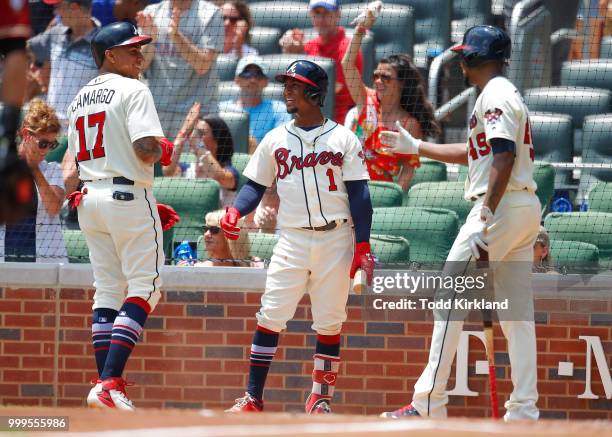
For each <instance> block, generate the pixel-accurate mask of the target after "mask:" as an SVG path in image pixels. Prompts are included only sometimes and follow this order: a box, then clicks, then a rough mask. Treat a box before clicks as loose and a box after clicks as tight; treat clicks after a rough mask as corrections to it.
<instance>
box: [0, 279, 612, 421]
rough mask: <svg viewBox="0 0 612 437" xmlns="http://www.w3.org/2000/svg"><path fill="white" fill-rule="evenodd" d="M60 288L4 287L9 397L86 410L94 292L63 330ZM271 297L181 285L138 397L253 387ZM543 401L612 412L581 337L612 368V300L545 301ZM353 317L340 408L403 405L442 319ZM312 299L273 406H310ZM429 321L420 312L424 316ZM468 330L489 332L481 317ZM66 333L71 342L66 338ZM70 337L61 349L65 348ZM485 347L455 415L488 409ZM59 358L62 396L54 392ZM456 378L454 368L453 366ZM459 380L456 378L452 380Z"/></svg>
mask: <svg viewBox="0 0 612 437" xmlns="http://www.w3.org/2000/svg"><path fill="white" fill-rule="evenodd" d="M55 293H56V291H55V290H53V289H19V290H13V289H8V288H5V289H0V404H21V405H53V403H54V401H56V402H57V405H60V406H82V405H84V398H85V396H86V394H87V392H88V390H89V387H90V385H89V381H90V379H91V378H93V377H94V376H95V364H94V360H93V357H92V352H91V344H90V321H91V297H92V294H93V292H92V290H81V289H62V290H61V291H60V296H59V302H58V303H59V314H60V315H61V316H60V319H59V327H58V328H57V329H56V316H57V314H56V304H57V302H56V294H55ZM259 298H260V294H259V293H255V292H253V293H234V292H213V291H209V292H173V291H168V292H166V293H164V297H163V299H162V301H161V302H160V304H159V305H158V307H157V309H156V310H155V312H154V313H153V314H152V316H151V317H150V318H149V320H148V321H147V326H146V328H145V334H144V338H143V340H144V341H142V342H141V343H139V344H138V345H137V347H136V349H135V351H134V353H133V355H132V358H131V359H130V362H129V364H128V368H127V379H129V380H132V381H134V382H136V385H135V386H134V387H130V389H129V393H130V397H131V398H132V399H133V400H134V401H135V403H136V405H137V406H141V407H186V408H201V407H208V408H224V407H228V406H229V405H231V404H232V401H233V400H234V399H235V398H236V397H238V396H239V395H241V393H242V392H243V390H244V387H245V383H246V374H247V370H248V356H249V355H248V354H249V347H250V343H251V337H252V331H253V329H254V328H255V318H254V313H255V312H256V311H257V309H258V306H259ZM536 311H537V314H536V319H537V321H538V322H537V334H538V351H539V368H538V376H539V390H540V401H539V406H540V408H541V410H542V415H543V416H545V417H555V418H570V419H574V418H576V419H582V418H607V419H612V401H611V400H606V399H605V394H604V388H603V385H602V383H601V378H600V377H599V373H598V371H597V366H596V365H595V360H594V359H593V360H592V361H593V365H592V378H593V384H592V389H593V393H595V394H596V395H598V396H599V399H598V400H586V399H578V397H577V396H578V395H579V394H581V393H582V392H584V388H585V382H584V381H585V365H586V353H585V350H586V347H585V342H584V341H581V340H579V339H578V336H579V335H594V336H599V337H600V338H601V341H602V345H603V348H604V353H605V357H606V361H607V364H608V366H610V365H611V364H612V333H611V331H612V317H611V314H612V300H607V301H602V300H589V299H578V298H575V299H574V298H572V299H569V298H567V299H566V298H564V299H543V298H541V299H537V301H536ZM348 312H349V319H348V321H347V322H346V324H345V325H344V335H343V340H342V342H343V343H342V353H341V355H342V359H343V363H342V366H341V370H340V374H341V376H340V378H339V381H338V385H337V391H336V393H337V396H336V399H335V401H334V405H335V411H337V412H345V413H358V414H377V413H379V412H381V411H383V410H386V409H394V408H397V407H398V406H400V405H403V404H404V403H406V401H408V400H409V399H410V397H411V392H412V387H413V385H414V383H415V381H416V378H417V377H418V375H419V374H420V372H421V370H422V368H423V366H424V363H425V362H426V360H427V355H428V347H429V343H430V335H431V329H432V328H431V322H430V321H428V320H429V319H430V315H429V314H427V313H425V312H423V313H422V314H420V316H419V315H417V316H416V317H415V315H414V313H412V315H411V316H410V319H411V320H400V318H401V313H397V314H395V315H394V318H396V319H397V320H393V321H380V320H371V321H368V320H366V321H364V320H363V318H362V316H363V311H362V307H361V306H360V301H359V298H357V297H351V300H350V305H349V309H348ZM309 319H310V310H309V307H308V298H307V297H306V298H304V299H303V300H302V302H301V303H300V306H299V308H298V310H297V312H296V316H295V319H294V320H293V321H292V322H290V323H289V326H288V332H285V333H283V334H282V335H281V340H280V347H279V350H278V353H277V356H276V358H275V362H274V364H273V366H272V369H271V373H270V376H269V379H268V384H267V390H266V409H267V410H270V411H281V410H287V411H289V410H291V411H294V410H301V409H302V408H303V400H304V399H305V397H306V395H307V393H308V391H309V389H310V385H311V380H310V376H309V375H310V372H311V371H312V360H311V358H312V354H313V346H314V335H313V334H312V332H311V330H310V322H309V321H308V320H309ZM415 319H420V320H415ZM465 329H467V330H480V326H479V324H478V323H467V324H466V327H465ZM495 332H496V341H495V347H496V350H497V351H498V352H497V354H496V360H497V364H498V392H499V394H500V400H505V399H506V398H507V397H508V395H509V393H510V390H511V382H510V369H509V367H508V356H507V354H506V353H505V350H506V344H505V340H504V339H503V336H502V334H501V331H500V329H499V325H496V331H495ZM56 335H57V336H58V338H59V343H56V342H55V336H56ZM58 344H59V349H57V350H56V346H57V345H58ZM484 359H485V354H484V347H483V346H482V344H481V343H480V342H479V341H478V340H477V339H475V338H473V337H472V338H471V340H470V354H469V365H470V367H469V372H470V374H471V376H470V378H469V387H470V389H471V390H474V391H478V392H480V393H481V395H480V396H478V397H462V396H461V397H460V396H452V397H451V401H450V406H449V414H451V415H465V416H484V415H486V414H488V397H487V395H486V394H487V377H486V376H484V375H475V374H474V363H475V361H476V360H484ZM55 360H57V393H55V390H54V383H56V380H55V373H56V368H55V365H56V361H55ZM560 361H572V362H573V363H574V369H575V370H574V375H573V376H572V377H564V376H559V375H558V374H557V367H558V363H559V362H560ZM453 374H454V373H453ZM453 386H454V381H451V382H450V384H449V388H451V387H453Z"/></svg>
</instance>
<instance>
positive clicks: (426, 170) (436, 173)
mask: <svg viewBox="0 0 612 437" xmlns="http://www.w3.org/2000/svg"><path fill="white" fill-rule="evenodd" d="M447 176H448V175H447V171H446V164H444V163H443V162H440V161H434V160H432V159H427V158H421V166H420V167H419V168H417V169H415V170H414V175H413V176H412V180H411V181H410V186H411V187H413V186H415V185H416V184H420V183H422V182H440V181H445V180H446V179H447Z"/></svg>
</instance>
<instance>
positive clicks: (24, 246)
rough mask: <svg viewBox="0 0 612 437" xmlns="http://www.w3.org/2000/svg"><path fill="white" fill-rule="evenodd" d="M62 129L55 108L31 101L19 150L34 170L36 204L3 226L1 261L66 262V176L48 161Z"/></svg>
mask: <svg viewBox="0 0 612 437" xmlns="http://www.w3.org/2000/svg"><path fill="white" fill-rule="evenodd" d="M60 130H61V125H60V122H59V120H58V118H57V115H56V113H55V110H54V109H53V108H52V107H51V106H49V105H48V104H47V103H45V102H43V101H42V100H39V99H34V100H32V101H31V102H30V105H29V108H28V110H27V112H26V114H25V117H24V120H23V123H22V125H21V128H20V130H19V135H20V137H21V143H20V144H19V146H18V148H17V151H18V153H19V156H20V157H21V159H23V160H24V161H25V162H26V163H27V164H28V166H29V167H30V169H31V171H32V175H33V177H34V187H35V190H34V191H33V192H32V193H24V194H25V195H31V196H32V201H33V205H34V207H33V208H32V210H31V212H30V213H29V214H28V215H27V216H26V217H25V218H24V219H23V220H21V221H20V222H19V223H15V224H8V225H5V226H1V227H0V261H14V262H67V255H66V246H65V244H64V236H63V233H62V225H61V222H60V219H59V212H60V208H61V207H62V203H63V202H64V197H65V192H64V179H63V177H62V171H61V168H60V166H59V165H58V164H57V163H55V162H47V161H45V157H46V156H47V153H49V152H50V151H51V150H53V149H55V148H56V147H57V146H58V142H57V136H58V134H59V132H60Z"/></svg>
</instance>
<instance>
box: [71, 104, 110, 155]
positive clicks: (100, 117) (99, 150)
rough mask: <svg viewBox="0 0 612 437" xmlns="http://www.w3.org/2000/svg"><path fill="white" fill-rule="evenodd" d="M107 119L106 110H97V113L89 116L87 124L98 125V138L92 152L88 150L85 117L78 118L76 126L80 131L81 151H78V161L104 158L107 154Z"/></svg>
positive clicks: (90, 125) (89, 125)
mask: <svg viewBox="0 0 612 437" xmlns="http://www.w3.org/2000/svg"><path fill="white" fill-rule="evenodd" d="M105 121H106V112H105V111H102V112H96V113H95V114H89V115H88V116H87V126H88V127H96V126H97V132H96V140H95V142H94V146H93V149H91V152H90V151H89V150H87V141H86V137H85V117H84V116H81V117H79V118H77V119H76V123H75V128H76V130H77V132H78V133H79V152H78V153H77V156H76V158H77V161H79V162H82V161H89V160H90V159H92V157H93V159H96V158H103V157H104V156H106V153H105V152H104V146H103V145H102V142H103V141H104V122H105Z"/></svg>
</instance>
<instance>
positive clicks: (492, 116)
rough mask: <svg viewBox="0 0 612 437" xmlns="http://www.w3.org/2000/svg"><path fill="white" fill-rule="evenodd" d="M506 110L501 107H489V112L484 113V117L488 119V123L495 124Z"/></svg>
mask: <svg viewBox="0 0 612 437" xmlns="http://www.w3.org/2000/svg"><path fill="white" fill-rule="evenodd" d="M503 113H504V111H502V110H501V109H499V108H495V109H488V110H487V112H485V113H484V118H485V120H487V124H495V123H497V122H498V120H499V119H500V118H501V116H502V114H503Z"/></svg>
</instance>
